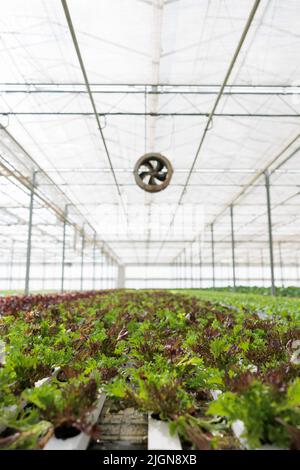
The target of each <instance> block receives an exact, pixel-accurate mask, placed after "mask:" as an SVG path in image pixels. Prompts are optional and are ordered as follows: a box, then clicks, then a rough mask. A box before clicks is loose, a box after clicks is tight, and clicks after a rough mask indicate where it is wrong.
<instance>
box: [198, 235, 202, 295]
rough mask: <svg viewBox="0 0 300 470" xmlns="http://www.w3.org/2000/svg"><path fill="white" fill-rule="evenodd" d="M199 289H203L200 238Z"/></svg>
mask: <svg viewBox="0 0 300 470" xmlns="http://www.w3.org/2000/svg"><path fill="white" fill-rule="evenodd" d="M199 287H200V288H201V287H202V252H201V239H200V238H199Z"/></svg>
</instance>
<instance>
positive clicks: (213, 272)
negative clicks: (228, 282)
mask: <svg viewBox="0 0 300 470" xmlns="http://www.w3.org/2000/svg"><path fill="white" fill-rule="evenodd" d="M210 234H211V267H212V281H213V287H216V282H215V240H214V225H213V224H211V226H210Z"/></svg>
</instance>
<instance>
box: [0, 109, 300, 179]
mask: <svg viewBox="0 0 300 470" xmlns="http://www.w3.org/2000/svg"><path fill="white" fill-rule="evenodd" d="M0 115H2V116H94V115H95V114H94V113H92V112H89V111H0ZM96 116H97V117H98V118H99V117H107V116H125V117H127V116H142V117H144V116H150V117H169V116H171V117H185V116H189V117H199V116H204V117H207V118H209V116H210V113H209V112H208V111H204V112H201V113H200V112H197V113H195V112H193V113H192V112H190V113H183V112H169V113H161V112H148V113H145V112H131V111H124V112H123V111H107V112H102V113H98V112H97V113H96ZM213 117H217V118H218V117H233V118H234V117H237V118H241V117H246V118H298V117H300V114H296V113H246V112H244V113H216V112H215V113H214V115H213ZM209 122H211V121H209ZM114 174H115V173H114ZM115 184H117V185H118V183H117V182H116V181H115ZM118 186H119V185H118Z"/></svg>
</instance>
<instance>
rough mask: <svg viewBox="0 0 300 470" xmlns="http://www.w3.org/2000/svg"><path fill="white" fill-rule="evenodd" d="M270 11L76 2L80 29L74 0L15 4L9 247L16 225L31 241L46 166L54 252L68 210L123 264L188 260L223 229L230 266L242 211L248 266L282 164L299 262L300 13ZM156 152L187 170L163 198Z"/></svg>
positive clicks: (7, 87) (8, 116) (4, 72)
mask: <svg viewBox="0 0 300 470" xmlns="http://www.w3.org/2000/svg"><path fill="white" fill-rule="evenodd" d="M65 3H66V2H65ZM256 3H258V7H257V10H256V11H255V14H254V15H252V17H251V11H253V6H254V4H255V2H254V1H253V0H243V1H242V2H241V1H240V0H203V1H199V0H184V1H183V0H113V1H112V0H88V2H83V1H82V0H68V1H67V5H68V9H69V13H70V18H71V24H70V21H69V23H68V18H67V17H66V14H65V11H64V8H63V2H60V1H56V2H54V1H52V2H50V1H46V0H30V1H28V2H24V1H23V0H10V1H9V2H3V5H1V18H0V23H1V26H0V31H1V33H0V35H1V42H0V63H1V70H0V112H1V115H0V124H1V126H2V127H1V129H0V171H1V180H0V190H1V198H2V206H3V207H2V210H3V218H2V220H3V230H2V232H1V236H2V237H3V238H2V239H3V243H4V242H5V243H6V241H7V242H8V243H9V242H10V240H11V237H12V236H13V234H14V230H15V226H16V225H17V224H20V225H21V226H22V228H21V229H20V230H21V232H20V234H19V239H20V240H21V238H22V237H23V240H24V242H26V221H27V218H26V217H27V215H26V214H27V212H26V210H27V209H26V207H27V205H28V198H29V190H30V184H31V180H32V175H33V172H34V171H37V174H36V184H37V192H38V196H39V197H40V199H39V203H38V204H40V207H39V208H38V206H37V207H36V214H35V219H34V224H35V227H36V229H37V232H36V235H35V236H36V243H38V238H39V231H38V228H40V229H41V230H42V229H43V230H44V231H45V234H46V235H45V234H44V235H43V237H44V236H47V237H48V238H47V239H48V241H49V246H50V245H51V243H55V240H56V241H57V240H58V241H61V236H62V223H63V217H64V214H66V207H68V211H67V212H68V217H69V219H70V220H69V222H70V226H71V227H73V228H74V230H75V231H76V230H77V231H78V232H80V233H81V234H82V233H85V234H86V235H87V237H88V239H89V240H90V241H91V240H93V236H94V234H95V233H96V235H97V240H99V243H100V245H99V246H101V247H103V248H104V249H105V250H107V253H109V254H110V255H113V256H114V257H115V259H116V260H117V261H118V262H119V263H123V264H133V263H138V264H155V263H166V264H168V263H174V262H175V261H176V260H178V257H179V256H180V255H181V254H182V253H183V252H184V249H189V250H193V249H194V244H195V242H196V241H199V240H202V243H204V244H206V245H208V244H209V243H210V228H211V226H212V224H213V226H214V229H215V239H216V242H217V243H218V247H217V250H219V252H218V253H217V254H216V257H217V259H219V260H222V259H230V242H231V232H230V230H231V219H230V206H234V227H235V231H236V241H237V247H238V248H237V256H240V257H241V259H242V258H243V259H245V258H246V255H247V251H246V248H245V246H247V243H249V244H250V242H251V243H252V245H249V246H252V247H253V246H256V247H258V248H257V250H259V249H260V247H261V246H264V247H266V245H267V243H268V234H267V219H266V188H265V176H264V175H265V171H266V170H268V171H269V172H270V182H271V203H272V212H273V231H274V241H275V243H279V242H283V243H286V244H287V243H289V245H286V247H288V249H287V248H286V250H285V255H286V256H287V258H289V259H291V261H292V250H293V247H294V246H296V244H297V243H300V241H299V235H298V234H299V217H298V214H299V174H300V173H299V172H300V159H299V115H300V81H299V80H300V77H299V49H300V36H299V31H298V30H299V27H298V24H299V18H300V3H299V1H297V0H286V1H285V2H279V1H277V0H261V1H260V2H256ZM248 22H249V23H248ZM247 23H248V26H249V28H247ZM72 28H73V29H74V34H75V36H76V39H77V41H78V46H79V50H80V57H81V59H82V64H80V61H79V57H78V55H77V53H76V47H75V46H76V44H75V43H74V38H72V35H71V32H72ZM243 34H244V40H243V44H242V45H241V48H239V49H238V45H239V43H240V41H241V38H242V37H243ZM81 65H83V67H84V69H82V66H81ZM84 73H86V77H87V80H88V85H89V87H90V90H91V94H92V99H93V103H94V104H95V109H96V112H97V115H98V119H99V124H100V127H101V133H102V135H101V133H100V132H99V126H98V123H97V120H96V117H95V114H94V109H93V105H92V104H93V103H92V102H91V97H90V95H89V93H88V91H89V90H88V88H87V84H86V83H85V76H84ZM226 77H227V80H226V82H225V78H226ZM222 84H223V85H224V88H222ZM216 103H217V106H216V107H215V104H216ZM213 110H214V112H213V115H211V112H212V111H213ZM208 123H209V125H208ZM199 145H200V147H199ZM146 152H159V153H161V154H163V155H165V156H166V157H167V158H168V159H169V160H170V161H171V163H172V165H173V167H174V174H173V178H172V181H171V184H170V185H169V187H168V188H167V189H165V190H164V191H162V192H159V193H156V194H150V193H146V192H144V191H143V190H141V189H140V188H139V187H137V185H136V183H135V180H134V176H133V168H134V165H135V163H136V161H137V160H138V158H139V157H140V156H141V155H143V154H144V153H146ZM24 192H25V193H24ZM24 194H26V196H24ZM49 206H50V208H51V211H52V214H51V215H48V213H47V210H48V208H49ZM5 207H6V208H7V210H6V211H4V208H5ZM8 210H9V211H8ZM22 224H23V225H22ZM4 226H5V227H4ZM23 229H24V230H23ZM72 236H73V235H72V233H71V232H70V235H69V244H70V246H71V245H72ZM256 244H257V245H256ZM24 246H25V245H24ZM253 253H255V250H253ZM289 253H290V255H289ZM207 256H209V255H207Z"/></svg>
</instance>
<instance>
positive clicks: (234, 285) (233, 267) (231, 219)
mask: <svg viewBox="0 0 300 470" xmlns="http://www.w3.org/2000/svg"><path fill="white" fill-rule="evenodd" d="M230 223H231V256H232V280H233V287H234V289H235V288H236V278H235V240H234V224H233V205H231V206H230Z"/></svg>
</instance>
